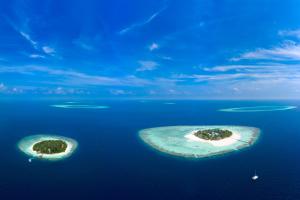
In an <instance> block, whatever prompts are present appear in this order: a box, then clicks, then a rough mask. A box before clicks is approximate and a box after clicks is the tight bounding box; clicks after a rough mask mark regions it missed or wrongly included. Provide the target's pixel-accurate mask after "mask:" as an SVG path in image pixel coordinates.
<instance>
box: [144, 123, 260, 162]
mask: <svg viewBox="0 0 300 200" xmlns="http://www.w3.org/2000/svg"><path fill="white" fill-rule="evenodd" d="M259 134H260V129H258V128H255V127H247V126H166V127H157V128H149V129H144V130H141V131H140V132H139V136H140V138H141V139H142V140H143V141H144V142H145V143H147V144H149V145H150V146H151V147H153V148H155V149H157V150H159V151H162V152H165V153H168V154H171V155H176V156H183V157H193V158H203V157H210V156H214V155H220V154H224V153H228V152H232V151H236V150H239V149H242V148H245V147H248V146H251V145H252V144H254V143H255V141H256V140H257V139H258V137H259Z"/></svg>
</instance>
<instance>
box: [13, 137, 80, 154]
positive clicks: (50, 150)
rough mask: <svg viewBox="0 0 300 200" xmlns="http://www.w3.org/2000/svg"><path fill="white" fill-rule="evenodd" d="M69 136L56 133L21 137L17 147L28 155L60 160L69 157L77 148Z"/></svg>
mask: <svg viewBox="0 0 300 200" xmlns="http://www.w3.org/2000/svg"><path fill="white" fill-rule="evenodd" d="M77 145H78V144H77V142H76V141H75V140H73V139H71V138H67V137H62V136H56V135H32V136H27V137H25V138H23V139H22V140H21V141H20V142H19V143H18V147H19V149H20V150H21V151H23V152H24V153H25V154H27V155H28V156H30V157H34V158H39V159H45V160H60V159H64V158H66V157H69V156H70V155H71V154H72V153H73V152H74V151H75V149H76V148H77Z"/></svg>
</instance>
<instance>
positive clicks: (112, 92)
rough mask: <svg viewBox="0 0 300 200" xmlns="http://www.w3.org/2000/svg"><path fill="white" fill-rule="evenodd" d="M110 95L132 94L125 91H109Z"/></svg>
mask: <svg viewBox="0 0 300 200" xmlns="http://www.w3.org/2000/svg"><path fill="white" fill-rule="evenodd" d="M109 92H110V93H111V94H113V95H128V94H132V92H130V91H126V90H120V89H118V90H110V91H109Z"/></svg>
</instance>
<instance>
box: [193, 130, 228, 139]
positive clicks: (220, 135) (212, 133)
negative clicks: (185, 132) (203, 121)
mask: <svg viewBox="0 0 300 200" xmlns="http://www.w3.org/2000/svg"><path fill="white" fill-rule="evenodd" d="M231 135H232V132H231V131H229V130H222V129H206V130H200V131H197V132H196V133H195V136H197V137H199V138H201V139H204V140H222V139H224V138H227V137H230V136H231Z"/></svg>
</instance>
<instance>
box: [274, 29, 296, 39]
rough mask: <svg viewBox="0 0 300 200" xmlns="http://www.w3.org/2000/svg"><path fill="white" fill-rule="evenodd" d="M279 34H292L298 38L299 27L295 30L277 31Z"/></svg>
mask: <svg viewBox="0 0 300 200" xmlns="http://www.w3.org/2000/svg"><path fill="white" fill-rule="evenodd" d="M278 34H279V35H281V36H293V37H297V38H300V29H297V30H281V31H279V32H278Z"/></svg>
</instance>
